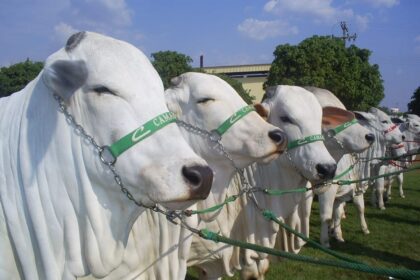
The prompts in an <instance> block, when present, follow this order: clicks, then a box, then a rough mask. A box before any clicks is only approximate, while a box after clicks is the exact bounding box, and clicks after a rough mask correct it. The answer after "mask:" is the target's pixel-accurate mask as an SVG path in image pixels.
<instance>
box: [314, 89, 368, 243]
mask: <svg viewBox="0 0 420 280" xmlns="http://www.w3.org/2000/svg"><path fill="white" fill-rule="evenodd" d="M307 89H308V90H310V91H311V92H312V93H313V94H314V95H315V97H316V98H317V99H318V102H319V103H320V104H321V106H322V107H323V108H326V109H327V110H331V109H330V108H331V107H329V106H333V108H341V109H342V110H345V109H346V108H345V106H344V104H343V103H342V102H341V101H340V100H339V99H338V98H337V97H336V96H335V95H334V94H333V93H332V92H330V91H328V90H325V89H320V88H316V87H307ZM345 112H347V113H346V114H343V119H342V123H344V122H347V123H348V121H351V120H353V119H354V118H355V116H354V114H353V113H351V112H349V111H345ZM345 115H347V119H346V118H345V117H344V116H345ZM331 123H332V122H331V121H329V120H328V117H324V118H323V131H324V133H325V134H326V137H327V139H330V140H329V141H325V146H326V147H327V149H328V151H329V152H330V153H331V155H332V156H333V157H334V159H335V160H337V161H338V165H337V172H336V175H337V176H339V177H340V178H337V179H340V180H344V179H355V177H354V174H353V170H352V168H353V165H354V159H353V157H352V155H349V154H348V153H360V152H362V151H364V150H366V149H367V148H369V146H370V145H371V144H372V143H373V141H374V140H375V137H374V135H373V134H372V133H371V132H370V131H369V130H368V129H366V128H364V127H363V126H361V125H360V124H353V125H351V126H349V127H347V128H345V129H344V130H342V131H340V132H338V134H336V133H335V132H334V131H332V132H334V133H331V129H333V128H334V127H336V125H337V124H335V125H333V126H331ZM329 134H331V135H332V136H333V137H328V135H329ZM338 137H341V139H340V138H338ZM355 188H356V184H349V185H342V186H340V185H338V184H330V185H329V188H328V190H326V191H325V192H323V193H321V194H319V195H318V198H319V213H320V218H321V234H320V243H321V244H322V245H324V246H326V247H329V246H330V244H329V236H328V235H329V231H330V232H331V233H332V234H333V235H334V237H335V238H336V239H337V240H340V241H344V240H343V237H342V232H341V222H340V221H341V214H342V208H343V206H344V204H345V201H348V200H350V199H352V200H353V202H354V204H355V205H356V207H357V209H358V212H359V218H360V223H361V227H362V230H363V231H364V232H365V233H368V232H369V231H368V229H367V223H366V220H365V216H364V198H363V192H357V190H356V189H355Z"/></svg>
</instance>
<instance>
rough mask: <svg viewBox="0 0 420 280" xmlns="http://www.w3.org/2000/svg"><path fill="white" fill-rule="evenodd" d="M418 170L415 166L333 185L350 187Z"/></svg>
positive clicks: (340, 181) (335, 182) (342, 181)
mask: <svg viewBox="0 0 420 280" xmlns="http://www.w3.org/2000/svg"><path fill="white" fill-rule="evenodd" d="M416 169H420V166H414V167H410V168H407V169H403V170H400V171H394V172H389V173H386V174H382V175H377V176H372V177H367V178H362V179H358V180H338V181H334V182H333V183H334V184H339V185H350V184H353V183H360V182H364V181H369V180H376V179H379V178H384V177H388V176H392V175H397V174H400V173H406V172H410V171H414V170H416Z"/></svg>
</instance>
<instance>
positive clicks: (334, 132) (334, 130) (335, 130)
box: [327, 119, 358, 137]
mask: <svg viewBox="0 0 420 280" xmlns="http://www.w3.org/2000/svg"><path fill="white" fill-rule="evenodd" d="M356 123H358V121H357V119H352V120H351V121H348V122H345V123H343V124H341V125H339V126H336V127H335V128H332V129H330V130H328V131H327V136H328V137H334V136H335V135H337V134H338V133H340V132H342V131H343V130H345V129H346V128H348V127H350V126H352V125H354V124H356Z"/></svg>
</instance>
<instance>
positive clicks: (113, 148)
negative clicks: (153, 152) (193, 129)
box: [100, 112, 176, 164]
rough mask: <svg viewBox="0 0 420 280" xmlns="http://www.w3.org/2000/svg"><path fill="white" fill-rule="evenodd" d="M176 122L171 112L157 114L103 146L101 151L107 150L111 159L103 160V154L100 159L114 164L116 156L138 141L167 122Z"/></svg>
mask: <svg viewBox="0 0 420 280" xmlns="http://www.w3.org/2000/svg"><path fill="white" fill-rule="evenodd" d="M173 122H176V116H175V114H174V113H172V112H165V113H163V114H160V115H158V116H157V117H155V118H153V119H151V120H150V121H148V122H146V123H145V124H143V125H142V126H140V127H139V128H137V129H135V130H134V131H132V132H130V133H129V134H127V135H125V136H123V137H122V138H121V139H120V140H118V141H117V142H115V143H113V144H112V145H110V146H104V147H103V152H106V151H107V152H109V153H110V154H111V155H107V157H109V156H112V158H113V159H112V160H104V158H103V157H104V156H105V155H103V154H101V155H100V156H101V159H102V161H104V162H106V163H109V164H114V163H115V161H116V160H117V157H118V156H120V155H121V154H122V153H124V152H125V151H127V150H128V149H130V148H131V147H133V146H134V145H136V144H137V143H139V142H140V141H142V140H144V139H146V138H147V137H149V136H151V135H152V134H153V133H155V132H156V131H158V130H159V129H161V128H164V127H165V126H167V125H168V124H171V123H173Z"/></svg>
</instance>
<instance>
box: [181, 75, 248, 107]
mask: <svg viewBox="0 0 420 280" xmlns="http://www.w3.org/2000/svg"><path fill="white" fill-rule="evenodd" d="M182 76H183V81H182V82H183V83H184V84H185V85H186V86H187V87H188V88H189V94H190V95H191V97H193V98H194V99H195V100H197V99H200V98H213V99H215V100H217V101H224V102H226V104H230V105H233V107H237V106H244V105H245V102H244V101H243V100H242V99H241V98H240V96H239V95H238V93H237V92H236V91H235V90H234V89H233V88H232V87H231V86H230V85H229V84H228V83H226V82H225V81H223V80H222V79H221V78H219V77H216V76H214V75H210V74H204V73H186V74H183V75H182Z"/></svg>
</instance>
